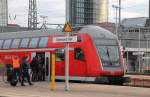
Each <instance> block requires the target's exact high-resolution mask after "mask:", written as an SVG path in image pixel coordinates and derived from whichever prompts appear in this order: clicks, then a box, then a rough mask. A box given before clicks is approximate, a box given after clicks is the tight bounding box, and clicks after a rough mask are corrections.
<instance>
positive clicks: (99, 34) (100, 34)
mask: <svg viewBox="0 0 150 97" xmlns="http://www.w3.org/2000/svg"><path fill="white" fill-rule="evenodd" d="M79 33H88V34H89V35H90V36H91V37H92V38H93V39H95V38H100V39H117V36H116V35H115V34H113V33H112V32H110V31H108V30H106V29H104V28H102V27H99V26H95V25H88V26H84V27H83V28H81V29H80V30H79Z"/></svg>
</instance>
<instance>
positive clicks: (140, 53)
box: [132, 52, 144, 55]
mask: <svg viewBox="0 0 150 97" xmlns="http://www.w3.org/2000/svg"><path fill="white" fill-rule="evenodd" d="M132 54H133V55H143V54H144V52H133V53H132Z"/></svg>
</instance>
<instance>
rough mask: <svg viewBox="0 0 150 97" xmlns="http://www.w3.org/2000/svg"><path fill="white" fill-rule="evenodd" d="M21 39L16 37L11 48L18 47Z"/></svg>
mask: <svg viewBox="0 0 150 97" xmlns="http://www.w3.org/2000/svg"><path fill="white" fill-rule="evenodd" d="M19 43H20V39H14V40H13V42H12V45H11V48H18V46H19Z"/></svg>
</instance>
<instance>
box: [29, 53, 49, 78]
mask: <svg viewBox="0 0 150 97" xmlns="http://www.w3.org/2000/svg"><path fill="white" fill-rule="evenodd" d="M34 57H37V59H38V62H37V63H38V64H37V66H36V69H38V70H37V71H38V72H37V73H36V75H35V76H36V81H45V80H46V81H50V52H33V53H32V54H31V59H33V58H34Z"/></svg>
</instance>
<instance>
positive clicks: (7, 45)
mask: <svg viewBox="0 0 150 97" xmlns="http://www.w3.org/2000/svg"><path fill="white" fill-rule="evenodd" d="M10 44H11V39H8V40H5V42H4V45H3V49H8V48H9V47H10Z"/></svg>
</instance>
